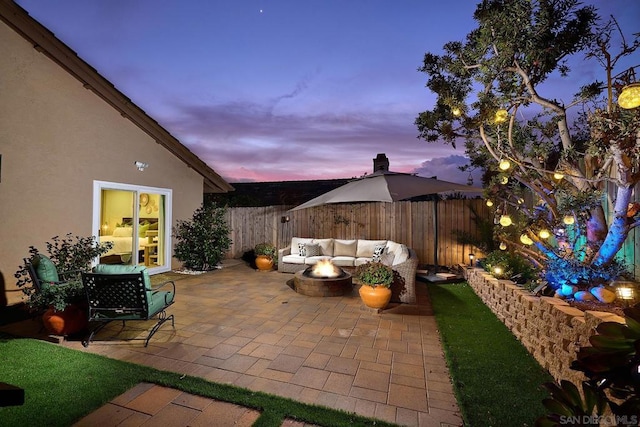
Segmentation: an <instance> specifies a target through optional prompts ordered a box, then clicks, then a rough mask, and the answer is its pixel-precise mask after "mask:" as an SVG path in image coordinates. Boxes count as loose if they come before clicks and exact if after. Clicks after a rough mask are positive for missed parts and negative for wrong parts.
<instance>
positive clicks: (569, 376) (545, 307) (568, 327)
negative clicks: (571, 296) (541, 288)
mask: <svg viewBox="0 0 640 427" xmlns="http://www.w3.org/2000/svg"><path fill="white" fill-rule="evenodd" d="M465 276H466V278H467V281H468V282H469V285H471V287H472V288H473V290H474V291H475V293H476V294H477V295H478V296H479V297H480V299H482V301H483V302H484V303H485V304H486V305H487V306H488V307H489V308H490V309H491V311H493V313H494V314H495V315H496V316H497V317H498V318H499V319H500V320H501V321H502V322H503V323H504V324H505V325H506V326H507V327H508V328H509V329H510V330H511V332H512V333H513V334H514V335H515V336H516V338H518V339H519V340H520V342H522V344H523V345H524V346H525V347H526V349H527V350H528V351H529V353H531V354H532V355H533V357H534V358H535V359H536V360H537V361H538V363H540V365H541V366H542V367H543V368H545V369H546V370H548V371H549V373H550V374H551V375H552V376H553V378H555V379H556V381H560V380H563V379H564V380H570V381H572V382H573V383H575V384H578V383H579V382H581V381H582V380H583V379H584V375H583V374H582V372H578V371H574V370H572V369H571V368H570V365H571V362H572V361H574V360H575V356H576V350H577V349H578V347H579V346H587V345H589V337H590V336H591V335H593V333H594V331H595V328H596V327H597V326H598V324H600V323H602V322H610V321H615V322H620V323H624V319H623V318H622V317H620V316H618V315H615V314H613V313H607V312H600V311H582V310H579V309H577V308H574V307H571V306H569V304H567V303H566V302H565V301H563V300H561V299H559V298H553V297H536V296H533V295H532V294H531V293H530V292H528V291H527V290H524V289H522V288H521V287H520V286H517V285H516V284H514V283H513V282H511V281H509V280H498V279H496V278H494V277H493V276H491V275H490V274H489V273H487V272H486V271H484V270H482V269H478V268H474V269H467V270H466V272H465Z"/></svg>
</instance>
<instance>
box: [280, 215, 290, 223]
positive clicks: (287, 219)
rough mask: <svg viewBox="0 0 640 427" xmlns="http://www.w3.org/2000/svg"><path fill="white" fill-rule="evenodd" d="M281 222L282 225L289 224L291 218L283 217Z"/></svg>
mask: <svg viewBox="0 0 640 427" xmlns="http://www.w3.org/2000/svg"><path fill="white" fill-rule="evenodd" d="M280 222H281V223H283V224H284V223H285V222H289V216H283V217H281V218H280Z"/></svg>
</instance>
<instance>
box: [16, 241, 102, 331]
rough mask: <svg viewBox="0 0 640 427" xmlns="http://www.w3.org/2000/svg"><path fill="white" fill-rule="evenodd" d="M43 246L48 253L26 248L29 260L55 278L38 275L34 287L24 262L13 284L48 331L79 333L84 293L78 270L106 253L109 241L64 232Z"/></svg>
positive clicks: (84, 316)
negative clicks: (43, 265)
mask: <svg viewBox="0 0 640 427" xmlns="http://www.w3.org/2000/svg"><path fill="white" fill-rule="evenodd" d="M46 245H47V252H48V256H43V255H41V254H40V252H39V251H38V249H37V248H35V247H33V246H31V247H30V248H29V253H30V254H31V257H30V262H31V263H32V264H34V267H35V268H36V270H37V267H36V265H37V264H38V263H42V262H46V263H47V264H48V265H49V266H50V267H49V268H53V269H54V270H55V271H56V276H57V277H58V278H59V279H45V278H42V277H41V278H40V280H39V282H40V286H39V287H36V286H35V284H34V283H32V278H31V275H30V274H29V270H28V267H27V265H24V266H22V267H21V268H20V269H19V270H18V271H17V272H16V273H15V277H16V279H18V281H17V285H18V287H20V288H21V289H22V292H23V293H24V294H25V295H26V300H27V304H28V305H29V307H31V309H33V310H34V311H37V312H42V313H43V314H42V320H43V325H44V327H45V328H46V329H47V330H48V331H49V332H50V333H52V334H56V335H68V334H73V333H75V332H79V331H81V330H83V329H84V328H85V327H86V326H87V313H86V309H85V306H86V296H85V293H84V288H83V285H82V281H81V279H80V271H88V270H89V269H90V268H91V261H92V260H94V259H95V258H97V257H99V256H101V255H103V254H105V253H106V252H108V251H109V249H110V248H111V246H112V243H110V242H107V243H99V242H97V239H96V238H95V237H94V236H90V237H79V236H75V237H72V236H71V234H67V235H66V236H65V237H64V238H60V237H59V236H55V237H53V238H52V241H51V242H47V244H46ZM36 274H37V272H36ZM51 280H55V281H51ZM29 285H30V286H29Z"/></svg>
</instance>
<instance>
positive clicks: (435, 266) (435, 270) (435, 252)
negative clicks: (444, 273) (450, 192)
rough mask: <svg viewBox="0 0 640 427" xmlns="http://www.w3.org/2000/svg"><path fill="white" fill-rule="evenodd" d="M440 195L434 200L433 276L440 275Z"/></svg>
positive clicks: (435, 196)
mask: <svg viewBox="0 0 640 427" xmlns="http://www.w3.org/2000/svg"><path fill="white" fill-rule="evenodd" d="M438 199H439V197H438V195H437V194H436V195H434V198H433V244H434V247H433V274H434V276H435V275H436V274H438Z"/></svg>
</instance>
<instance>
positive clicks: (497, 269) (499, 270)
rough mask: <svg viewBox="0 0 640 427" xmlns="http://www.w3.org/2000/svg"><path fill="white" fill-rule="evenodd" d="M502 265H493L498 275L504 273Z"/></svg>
mask: <svg viewBox="0 0 640 427" xmlns="http://www.w3.org/2000/svg"><path fill="white" fill-rule="evenodd" d="M502 271H503V270H502V267H500V266H499V265H496V266H495V267H493V273H494V274H495V275H496V276H500V275H501V274H502Z"/></svg>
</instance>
